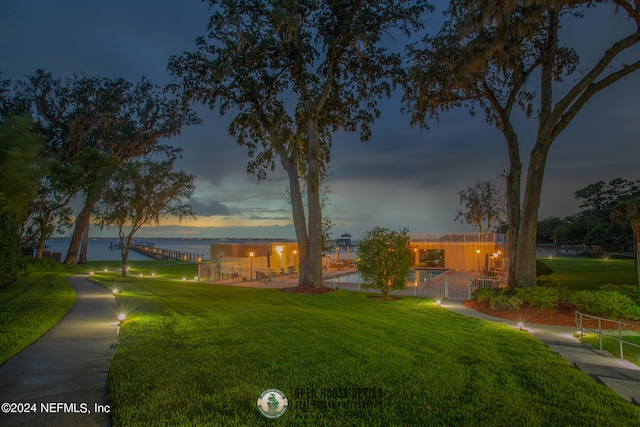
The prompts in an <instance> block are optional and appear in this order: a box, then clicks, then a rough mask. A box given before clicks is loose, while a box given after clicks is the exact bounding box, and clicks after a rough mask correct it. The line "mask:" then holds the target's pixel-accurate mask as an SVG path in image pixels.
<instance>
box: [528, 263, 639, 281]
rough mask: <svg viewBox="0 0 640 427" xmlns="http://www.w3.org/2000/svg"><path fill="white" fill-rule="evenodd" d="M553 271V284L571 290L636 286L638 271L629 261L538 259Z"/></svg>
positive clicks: (551, 277)
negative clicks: (561, 285) (608, 286)
mask: <svg viewBox="0 0 640 427" xmlns="http://www.w3.org/2000/svg"><path fill="white" fill-rule="evenodd" d="M540 260H542V261H543V262H544V263H545V264H547V265H548V266H549V267H551V268H552V269H553V274H552V275H551V276H549V278H550V279H551V281H552V282H554V283H563V284H565V285H566V286H567V287H569V288H571V289H598V288H599V287H600V286H601V285H605V284H609V283H610V284H613V285H638V270H637V269H636V266H635V263H634V261H633V260H631V259H612V260H608V261H605V260H604V259H602V258H553V259H549V258H540Z"/></svg>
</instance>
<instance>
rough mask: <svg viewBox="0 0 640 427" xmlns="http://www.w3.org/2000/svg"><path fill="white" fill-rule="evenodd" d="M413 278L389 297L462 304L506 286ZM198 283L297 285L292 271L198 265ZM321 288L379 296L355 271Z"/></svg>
mask: <svg viewBox="0 0 640 427" xmlns="http://www.w3.org/2000/svg"><path fill="white" fill-rule="evenodd" d="M415 278H416V276H415V273H414V275H410V277H409V281H408V282H407V287H406V289H403V290H394V291H391V292H390V294H391V295H394V296H410V297H422V298H443V299H444V298H449V299H455V300H466V299H469V298H471V295H472V293H473V291H474V290H476V289H478V288H494V287H500V286H505V285H506V282H504V280H503V279H502V278H499V277H485V276H479V275H477V274H469V273H463V272H455V271H445V272H443V273H441V274H438V275H436V276H432V277H431V276H429V275H427V274H425V272H424V271H421V273H420V274H419V275H418V281H415V280H414V279H415ZM198 280H200V281H203V282H211V283H214V284H220V285H231V286H243V287H254V288H288V287H294V286H297V285H298V272H297V271H295V270H280V271H275V270H273V269H252V268H249V269H243V268H238V267H237V265H224V264H223V265H220V266H217V265H215V264H200V265H199V266H198ZM323 285H324V286H326V287H328V288H332V289H342V290H351V291H360V292H370V293H381V292H380V290H378V289H368V288H365V287H363V286H362V284H361V280H360V276H359V274H358V272H357V271H351V272H349V273H342V272H340V271H339V270H338V271H336V272H335V273H334V274H333V275H330V276H325V277H324V279H323Z"/></svg>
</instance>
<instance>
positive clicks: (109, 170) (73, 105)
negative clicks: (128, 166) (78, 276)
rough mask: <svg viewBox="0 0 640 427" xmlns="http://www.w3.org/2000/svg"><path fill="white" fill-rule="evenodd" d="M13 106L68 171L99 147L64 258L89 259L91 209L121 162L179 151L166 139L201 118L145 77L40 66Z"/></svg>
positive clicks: (21, 86)
mask: <svg viewBox="0 0 640 427" xmlns="http://www.w3.org/2000/svg"><path fill="white" fill-rule="evenodd" d="M11 106H12V108H13V109H14V110H18V111H22V112H25V113H27V114H29V115H31V117H32V118H33V119H34V121H35V122H36V124H37V130H38V132H39V133H40V134H42V135H44V136H45V138H46V141H47V155H48V156H51V157H53V158H54V159H55V160H56V161H58V162H60V163H61V164H62V165H69V170H72V169H73V166H72V163H74V157H75V156H78V155H79V153H82V152H83V151H86V150H87V149H91V150H94V152H97V153H98V154H99V156H97V157H95V159H94V161H93V162H91V164H87V165H86V167H85V170H84V175H83V177H82V179H83V183H82V188H81V193H82V198H83V206H82V209H81V210H80V212H79V213H78V215H77V216H76V220H75V228H74V231H73V235H72V237H71V243H70V246H69V249H68V251H67V256H66V259H65V264H76V263H78V262H80V263H85V262H86V251H82V252H80V245H81V242H82V240H83V239H84V241H85V242H86V241H87V237H88V233H89V224H90V220H91V213H92V211H93V209H94V207H95V205H96V203H98V201H99V200H100V198H101V197H102V192H103V190H104V188H105V186H106V185H107V183H108V182H109V179H110V178H111V175H112V174H113V173H114V171H115V170H116V168H117V166H118V165H120V164H122V163H124V162H126V161H127V160H130V159H135V158H139V157H142V156H146V155H150V154H154V153H161V154H163V155H168V156H170V157H171V156H175V155H176V152H175V150H174V149H173V148H172V147H170V146H167V145H164V144H163V143H162V142H163V140H164V139H166V138H170V137H172V136H175V135H177V134H178V133H179V132H180V130H181V129H182V127H183V126H185V125H190V124H194V123H197V122H198V121H199V120H198V118H197V117H196V116H195V114H194V113H193V112H192V111H191V109H189V108H188V107H186V106H185V105H184V104H182V103H181V102H179V100H177V99H175V98H171V97H169V96H167V95H166V94H165V93H163V90H162V89H161V88H159V87H158V86H156V85H154V84H152V83H150V82H149V81H148V80H146V79H145V78H142V79H141V80H140V81H139V82H137V83H131V82H128V81H126V80H124V79H122V78H102V77H90V76H77V75H74V76H72V77H70V78H67V79H64V80H63V79H57V78H54V77H53V76H52V75H51V74H50V73H47V72H45V71H43V70H38V71H36V73H35V74H33V75H31V76H28V78H27V81H25V82H18V83H17V88H16V95H15V96H14V97H13V99H12V104H11ZM85 247H86V246H85ZM78 255H80V257H79V259H78Z"/></svg>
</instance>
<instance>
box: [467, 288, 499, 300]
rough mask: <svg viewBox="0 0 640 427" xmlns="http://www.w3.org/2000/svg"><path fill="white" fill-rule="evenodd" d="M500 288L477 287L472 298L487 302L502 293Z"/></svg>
mask: <svg viewBox="0 0 640 427" xmlns="http://www.w3.org/2000/svg"><path fill="white" fill-rule="evenodd" d="M502 292H503V291H502V289H498V288H478V289H476V290H475V291H473V295H472V299H474V300H476V301H478V302H489V301H491V299H492V298H495V297H496V296H497V295H500V294H502Z"/></svg>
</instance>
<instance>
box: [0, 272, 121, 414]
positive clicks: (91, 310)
mask: <svg viewBox="0 0 640 427" xmlns="http://www.w3.org/2000/svg"><path fill="white" fill-rule="evenodd" d="M67 280H68V281H69V283H70V284H71V285H72V286H73V288H74V289H75V291H76V295H77V297H76V298H77V299H76V303H75V305H74V306H73V307H72V308H71V310H69V313H67V315H66V316H65V317H64V318H63V319H62V320H61V321H60V322H59V323H58V324H57V325H56V326H54V327H53V328H52V329H50V330H49V331H48V332H47V333H45V334H44V335H43V336H42V337H40V338H39V339H38V340H36V341H35V342H34V343H33V344H31V345H30V346H29V347H27V348H25V349H24V350H23V351H21V352H20V353H18V354H17V355H15V356H14V357H13V358H11V359H9V360H8V361H7V362H5V363H4V364H3V365H2V366H0V404H3V403H5V402H8V403H10V404H11V403H15V404H17V405H14V408H12V409H20V408H19V407H16V406H18V405H21V404H29V409H31V412H35V413H15V412H13V413H8V414H7V413H5V407H6V405H4V406H3V410H2V411H1V412H0V425H1V426H5V427H8V426H30V427H31V426H65V427H69V426H100V427H103V426H109V425H110V424H111V423H110V417H109V414H108V413H105V412H106V410H108V407H106V405H107V401H106V397H107V388H106V385H107V371H108V368H109V362H110V360H111V356H112V355H113V351H114V348H115V346H114V344H116V343H117V340H118V337H117V328H118V320H117V315H118V311H117V310H118V305H117V303H116V301H115V298H114V297H113V296H112V295H111V294H110V293H109V291H108V290H107V289H105V288H104V287H102V286H100V285H97V284H95V283H92V282H90V281H88V280H87V279H86V277H84V276H74V277H70V278H68V279H67ZM96 405H102V412H100V411H96V409H100V408H98V407H97V406H96ZM34 410H35V411H34ZM47 411H48V413H47Z"/></svg>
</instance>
